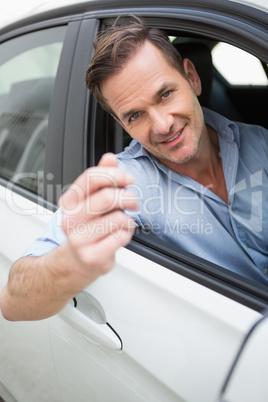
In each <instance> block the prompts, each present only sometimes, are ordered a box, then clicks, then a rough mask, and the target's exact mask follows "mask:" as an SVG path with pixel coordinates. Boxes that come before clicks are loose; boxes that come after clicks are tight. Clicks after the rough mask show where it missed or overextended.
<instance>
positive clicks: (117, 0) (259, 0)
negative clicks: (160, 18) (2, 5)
mask: <svg viewBox="0 0 268 402" xmlns="http://www.w3.org/2000/svg"><path fill="white" fill-rule="evenodd" d="M222 1H224V0H222ZM225 1H226V2H232V3H240V4H243V5H247V6H250V7H253V8H255V9H259V10H262V11H264V12H268V1H267V0H225ZM94 3H95V4H94ZM128 3H129V5H133V2H132V0H79V1H77V0H39V4H38V2H37V5H35V6H34V7H30V8H28V9H27V3H26V4H25V5H26V7H25V6H24V8H23V9H22V10H21V11H19V12H17V13H12V16H10V17H9V18H6V19H3V18H2V19H1V18H0V29H2V28H3V27H6V26H7V25H11V24H13V23H16V22H18V21H20V20H23V19H26V18H28V17H33V16H36V15H38V14H42V13H44V12H48V11H53V10H57V9H58V11H59V9H66V8H68V6H74V7H75V10H77V11H79V8H81V9H82V10H83V9H84V8H85V6H86V5H87V4H88V6H89V7H90V6H91V5H92V6H93V4H94V5H97V6H98V8H99V9H101V8H102V5H103V6H104V7H105V6H109V7H111V5H113V4H114V5H115V7H117V6H119V5H120V4H121V5H122V4H123V5H124V6H127V5H128ZM146 3H147V2H146ZM148 3H149V2H148ZM168 3H169V1H167V0H165V1H163V5H168ZM170 3H172V1H170ZM202 3H204V4H206V3H207V0H199V5H201V4H202ZM11 4H12V2H11ZM179 4H180V1H179V0H177V5H179ZM146 5H147V4H146ZM136 6H137V7H138V8H139V7H141V8H142V7H144V6H145V3H144V2H141V3H140V4H139V3H138V2H137V4H136ZM24 10H26V11H24Z"/></svg>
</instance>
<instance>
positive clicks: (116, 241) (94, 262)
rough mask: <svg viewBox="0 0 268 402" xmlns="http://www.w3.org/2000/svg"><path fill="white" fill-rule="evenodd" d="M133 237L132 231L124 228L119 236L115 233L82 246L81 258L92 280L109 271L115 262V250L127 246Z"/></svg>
mask: <svg viewBox="0 0 268 402" xmlns="http://www.w3.org/2000/svg"><path fill="white" fill-rule="evenodd" d="M131 238H132V233H130V232H127V231H124V230H122V231H121V232H119V234H118V236H114V234H113V233H111V234H110V235H108V236H106V237H105V238H103V239H102V240H101V241H99V242H97V243H94V244H92V245H91V246H87V245H85V246H84V247H81V249H80V253H79V259H80V261H81V262H82V264H83V265H84V269H86V270H87V272H88V275H89V276H90V278H91V280H95V279H96V278H98V277H99V276H100V275H103V274H106V273H107V272H109V271H110V270H111V269H112V268H113V266H114V263H115V252H116V251H117V250H118V249H119V248H120V247H125V246H126V245H127V244H128V243H129V242H130V241H131Z"/></svg>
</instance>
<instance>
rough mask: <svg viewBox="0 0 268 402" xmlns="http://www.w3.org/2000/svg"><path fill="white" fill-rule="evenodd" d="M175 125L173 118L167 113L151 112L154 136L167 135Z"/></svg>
mask: <svg viewBox="0 0 268 402" xmlns="http://www.w3.org/2000/svg"><path fill="white" fill-rule="evenodd" d="M173 123H174V119H173V116H172V115H171V114H170V113H168V112H167V111H163V110H162V111H160V110H159V109H155V110H152V111H151V128H152V133H153V134H158V135H161V134H162V135H167V134H169V133H170V131H171V129H172V126H173Z"/></svg>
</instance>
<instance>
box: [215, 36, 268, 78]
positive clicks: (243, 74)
mask: <svg viewBox="0 0 268 402" xmlns="http://www.w3.org/2000/svg"><path fill="white" fill-rule="evenodd" d="M212 59H213V64H214V66H215V67H216V68H217V70H218V71H219V72H220V74H221V75H222V76H223V77H224V78H225V79H226V80H227V81H228V82H229V84H232V85H268V79H267V77H266V74H265V71H264V69H263V67H262V65H261V62H260V60H258V59H257V58H256V57H254V56H252V55H251V54H249V53H247V52H245V51H243V50H241V49H238V48H237V47H235V46H231V45H228V44H227V43H218V44H217V45H216V46H215V47H214V49H213V50H212ZM230 61H231V62H230Z"/></svg>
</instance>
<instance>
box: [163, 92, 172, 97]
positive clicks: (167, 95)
mask: <svg viewBox="0 0 268 402" xmlns="http://www.w3.org/2000/svg"><path fill="white" fill-rule="evenodd" d="M170 94H171V91H166V92H165V93H163V95H162V98H164V99H166V98H168V97H169V96H170Z"/></svg>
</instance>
